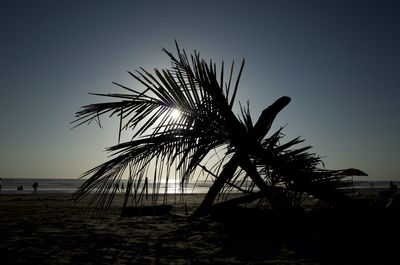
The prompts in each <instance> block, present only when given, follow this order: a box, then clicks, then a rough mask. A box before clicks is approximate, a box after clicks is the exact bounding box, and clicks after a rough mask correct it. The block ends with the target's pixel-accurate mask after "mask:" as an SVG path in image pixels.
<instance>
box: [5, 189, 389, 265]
mask: <svg viewBox="0 0 400 265" xmlns="http://www.w3.org/2000/svg"><path fill="white" fill-rule="evenodd" d="M370 192H371V191H370ZM71 196H72V194H52V193H42V194H41V193H40V192H39V193H37V194H31V193H29V194H1V195H0V213H1V218H0V238H1V241H0V264H325V263H326V264H335V263H333V262H332V263H329V262H321V261H316V260H313V259H310V258H307V257H304V255H299V254H298V253H296V251H293V250H292V249H290V248H287V247H285V246H283V247H281V248H280V249H277V250H276V251H275V253H274V255H272V256H271V255H265V256H263V255H262V254H263V253H262V252H263V248H268V244H267V245H263V244H261V245H257V244H259V243H260V242H258V241H256V242H255V243H253V244H254V245H253V246H249V242H248V241H243V242H241V241H240V240H238V241H235V242H234V243H232V241H231V240H230V238H229V237H228V236H227V231H226V228H225V227H224V226H223V225H221V224H220V223H218V222H216V221H213V220H211V219H210V218H205V217H204V218H190V217H189V216H187V215H186V209H185V203H186V205H187V209H188V212H189V214H190V212H191V211H192V210H193V209H194V207H196V205H198V204H199V203H200V201H201V199H202V197H203V196H204V195H186V196H185V198H183V199H184V200H183V201H181V199H179V197H175V196H174V195H169V196H170V197H169V198H168V203H169V204H172V205H173V206H174V208H173V210H172V214H170V215H167V216H157V217H152V216H142V217H135V218H121V217H120V205H121V204H120V203H121V199H122V196H119V197H117V199H116V200H115V203H114V204H113V206H112V207H111V209H110V213H109V214H108V215H107V216H106V217H105V218H102V219H100V220H92V219H90V218H88V217H87V211H88V209H86V208H85V206H84V205H82V204H80V205H75V204H74V202H73V200H72V197H71ZM266 241H268V240H266ZM246 249H247V250H249V252H246ZM252 251H254V252H252ZM366 251H368V250H366ZM260 252H261V253H260ZM348 264H354V263H353V262H351V263H348ZM360 264H361V263H360ZM393 264H395V263H393Z"/></svg>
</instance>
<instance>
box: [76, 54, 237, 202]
mask: <svg viewBox="0 0 400 265" xmlns="http://www.w3.org/2000/svg"><path fill="white" fill-rule="evenodd" d="M164 51H165V52H166V53H167V55H168V56H169V57H170V59H171V61H172V68H171V69H168V70H158V69H155V71H154V74H151V73H149V72H148V71H146V70H144V69H141V71H137V72H136V73H131V72H129V73H130V74H131V76H132V77H134V78H135V79H137V80H138V81H139V82H140V83H141V84H142V85H143V86H144V87H145V89H144V91H143V92H141V91H138V90H135V89H131V88H128V87H126V86H124V85H121V84H117V83H115V84H116V85H118V86H119V87H120V88H122V89H125V90H127V91H128V93H126V94H96V95H99V96H105V97H109V98H114V99H119V100H120V101H117V102H106V103H97V104H91V105H87V106H84V107H83V109H82V110H81V111H79V112H77V114H76V120H75V121H74V122H73V123H74V125H75V127H76V126H79V125H82V124H85V123H90V122H91V121H93V120H98V119H99V116H103V115H105V114H108V115H110V116H118V117H119V119H120V131H119V134H121V131H123V130H126V129H130V130H132V134H133V136H132V141H128V142H125V143H121V144H118V145H115V146H113V147H111V148H108V151H110V152H112V154H113V158H112V159H110V160H109V161H107V162H105V163H104V164H102V165H100V166H98V167H96V168H94V169H92V170H90V171H88V172H86V173H85V174H84V177H89V179H88V180H87V181H86V182H85V183H84V185H82V187H81V188H80V189H79V190H78V192H77V198H78V199H80V198H83V197H85V196H87V195H89V194H91V192H94V196H93V198H94V199H93V202H95V201H96V202H97V203H98V204H97V205H98V206H99V208H102V207H104V206H106V207H107V206H108V205H109V203H110V201H111V200H112V198H113V196H114V194H115V189H113V188H112V187H113V185H112V183H115V182H117V183H118V181H120V178H121V176H122V174H123V172H124V171H125V170H126V169H127V168H130V169H132V168H133V167H132V166H130V165H132V164H140V165H141V166H140V167H134V168H133V172H131V176H133V177H132V178H133V180H132V181H130V182H129V183H128V185H129V186H132V183H133V181H140V180H141V179H140V177H135V176H142V174H143V172H145V171H147V170H148V167H149V165H150V163H151V161H154V160H160V161H161V163H160V164H159V166H160V167H164V166H167V169H168V165H172V164H173V163H174V162H177V164H178V166H177V168H176V169H177V170H181V171H182V172H183V174H182V181H184V180H186V179H188V178H189V177H190V176H191V173H192V172H193V171H194V170H195V168H196V167H197V165H198V164H199V163H200V162H201V161H202V160H203V159H204V158H205V157H206V156H207V154H209V152H210V151H211V150H213V149H215V148H217V147H218V146H221V145H224V144H225V145H226V144H229V143H230V140H231V139H232V138H236V139H237V138H240V135H243V134H244V133H245V128H244V126H243V125H242V124H241V123H240V121H239V120H238V119H237V117H236V116H235V115H234V114H233V112H232V107H233V102H234V98H235V95H236V90H237V88H238V83H239V79H240V75H241V72H242V69H243V65H244V61H243V63H242V65H241V68H240V70H239V73H238V77H237V78H236V81H235V84H234V87H232V85H231V81H232V80H233V79H234V77H233V64H232V67H231V72H230V75H229V81H228V83H225V81H224V73H223V69H222V70H221V71H220V74H219V78H217V74H216V72H217V69H216V67H215V65H214V64H212V62H210V63H209V64H207V63H206V62H205V61H204V60H202V59H200V56H199V54H198V53H195V54H194V55H192V56H191V57H190V60H189V57H188V56H187V55H186V53H185V51H181V50H180V49H179V47H178V46H177V51H178V59H177V58H175V57H174V56H173V55H172V54H171V53H169V52H168V51H166V50H164ZM174 110H179V112H180V116H179V117H178V118H176V119H173V118H171V117H170V114H171V112H172V111H174ZM138 137H139V138H138ZM119 138H120V137H119ZM155 171H157V169H155ZM107 198H108V199H107Z"/></svg>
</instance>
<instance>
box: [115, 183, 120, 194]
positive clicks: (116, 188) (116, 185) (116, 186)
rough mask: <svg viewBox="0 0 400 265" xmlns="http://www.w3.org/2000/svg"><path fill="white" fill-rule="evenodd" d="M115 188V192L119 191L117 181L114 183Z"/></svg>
mask: <svg viewBox="0 0 400 265" xmlns="http://www.w3.org/2000/svg"><path fill="white" fill-rule="evenodd" d="M115 190H116V191H117V192H119V183H118V182H116V183H115Z"/></svg>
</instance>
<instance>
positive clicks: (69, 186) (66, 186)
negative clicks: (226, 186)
mask: <svg viewBox="0 0 400 265" xmlns="http://www.w3.org/2000/svg"><path fill="white" fill-rule="evenodd" d="M84 181H85V180H84V179H57V178H2V180H1V184H2V185H1V191H0V193H33V192H34V189H33V187H32V184H33V183H34V182H38V183H39V186H38V189H37V192H43V193H74V192H75V191H77V189H78V188H79V187H80V186H81V185H82V184H83V183H84ZM122 182H123V183H124V186H125V187H126V181H122ZM212 183H213V181H212V180H207V181H198V182H197V183H188V184H186V186H185V188H184V190H183V193H207V191H208V189H209V187H210V186H211V185H212ZM393 183H394V184H397V186H398V187H400V181H393ZM19 186H22V187H23V190H22V191H21V190H17V187H19ZM389 186H390V181H354V185H353V188H354V189H368V188H379V189H385V188H389ZM148 187H149V192H151V191H152V188H153V183H149V185H148ZM165 189H166V190H167V193H182V189H181V187H180V185H179V183H173V182H169V183H168V184H165V183H161V184H160V186H159V188H158V190H159V192H160V193H163V192H164V191H165Z"/></svg>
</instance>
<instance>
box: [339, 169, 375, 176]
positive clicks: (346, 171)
mask: <svg viewBox="0 0 400 265" xmlns="http://www.w3.org/2000/svg"><path fill="white" fill-rule="evenodd" d="M338 175H342V176H368V174H367V173H365V172H363V171H361V170H359V169H356V168H348V169H343V170H341V171H339V174H338Z"/></svg>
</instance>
